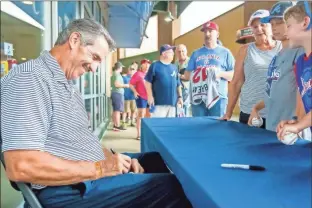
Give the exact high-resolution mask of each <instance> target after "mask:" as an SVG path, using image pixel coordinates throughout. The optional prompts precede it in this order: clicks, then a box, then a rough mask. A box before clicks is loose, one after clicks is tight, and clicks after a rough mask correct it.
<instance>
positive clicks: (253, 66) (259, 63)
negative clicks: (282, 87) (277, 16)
mask: <svg viewBox="0 0 312 208" xmlns="http://www.w3.org/2000/svg"><path fill="white" fill-rule="evenodd" d="M269 15H270V13H269V11H268V10H262V9H261V10H257V11H255V12H254V13H253V14H252V15H251V17H250V19H249V21H248V26H249V27H251V28H252V33H253V34H254V37H255V42H253V43H249V44H245V45H243V46H242V47H241V48H240V50H239V52H238V55H237V58H236V63H235V70H234V71H235V72H234V78H233V80H232V82H231V83H230V88H229V105H228V106H227V110H226V115H225V116H224V117H223V119H225V120H230V119H231V117H232V114H233V109H234V107H235V105H236V102H237V100H238V96H239V94H240V111H241V112H240V115H239V121H240V122H241V123H244V124H247V123H248V119H249V117H250V113H251V109H252V108H253V106H254V105H255V104H256V103H257V102H259V101H260V100H264V94H265V88H264V87H263V86H265V82H266V78H267V72H268V68H269V65H270V63H271V61H272V59H273V57H274V56H275V55H276V54H277V53H278V52H279V51H280V50H281V48H282V43H281V42H280V41H276V40H273V37H272V36H273V34H272V28H271V25H270V24H264V23H261V22H260V19H261V18H263V17H267V16H269ZM259 116H261V118H262V120H263V124H262V126H261V128H265V118H266V111H265V109H263V110H262V111H260V112H259Z"/></svg>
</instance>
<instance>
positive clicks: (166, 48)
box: [159, 44, 176, 54]
mask: <svg viewBox="0 0 312 208" xmlns="http://www.w3.org/2000/svg"><path fill="white" fill-rule="evenodd" d="M171 49H172V50H175V49H176V47H175V46H171V45H168V44H165V45H162V46H161V47H160V49H159V52H160V54H162V53H163V52H165V51H168V50H171Z"/></svg>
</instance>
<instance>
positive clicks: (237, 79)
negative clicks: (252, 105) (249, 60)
mask: <svg viewBox="0 0 312 208" xmlns="http://www.w3.org/2000/svg"><path fill="white" fill-rule="evenodd" d="M247 48H248V45H243V46H242V47H241V48H240V50H239V52H238V55H237V58H236V62H235V67H234V69H235V70H234V77H233V80H232V81H231V83H230V86H229V104H228V106H227V110H226V115H225V117H226V119H230V118H231V117H232V114H233V110H234V107H235V105H236V103H237V100H238V96H239V94H240V91H241V88H242V86H243V84H244V82H245V74H244V60H245V57H246V54H247Z"/></svg>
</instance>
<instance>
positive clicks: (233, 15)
mask: <svg viewBox="0 0 312 208" xmlns="http://www.w3.org/2000/svg"><path fill="white" fill-rule="evenodd" d="M229 20H231V21H230V22H229ZM212 21H214V22H216V23H217V24H218V25H219V28H220V40H221V41H222V43H223V45H224V46H225V47H227V48H229V49H230V50H231V51H232V53H233V54H236V53H237V51H238V49H239V47H240V45H238V44H236V43H235V40H236V31H237V29H238V28H242V27H243V26H244V6H243V5H241V6H239V7H236V8H234V9H233V10H231V11H229V12H227V13H225V14H224V15H222V16H219V17H217V18H215V19H213V20H212ZM200 29H201V26H199V27H197V28H195V29H194V30H192V31H190V32H188V33H186V34H184V35H181V36H180V37H178V38H176V39H175V41H174V44H175V45H178V44H185V45H186V47H187V49H188V55H191V54H192V52H193V51H194V50H196V49H198V48H200V47H201V46H202V45H203V44H204V34H203V33H202V32H201V31H200Z"/></svg>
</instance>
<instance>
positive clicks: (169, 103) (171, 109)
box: [145, 44, 183, 117]
mask: <svg viewBox="0 0 312 208" xmlns="http://www.w3.org/2000/svg"><path fill="white" fill-rule="evenodd" d="M174 50H175V47H174V46H170V45H167V44H166V45H162V46H161V47H160V59H159V61H156V62H154V63H152V64H151V66H150V67H149V70H148V72H147V74H146V76H145V81H146V82H145V86H146V91H147V98H148V104H149V105H150V106H151V107H152V106H154V108H155V109H154V112H153V113H152V115H151V116H152V117H175V116H176V105H177V104H178V105H180V107H182V106H183V100H182V90H181V84H180V78H179V76H178V68H177V66H176V65H175V64H172V63H171V62H172V61H173V56H174ZM152 108H153V107H152Z"/></svg>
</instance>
